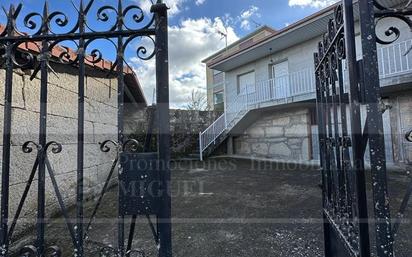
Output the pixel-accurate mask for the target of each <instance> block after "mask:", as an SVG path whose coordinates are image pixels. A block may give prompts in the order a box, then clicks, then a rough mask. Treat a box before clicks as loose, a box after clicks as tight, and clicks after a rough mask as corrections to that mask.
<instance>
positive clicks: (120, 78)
mask: <svg viewBox="0 0 412 257" xmlns="http://www.w3.org/2000/svg"><path fill="white" fill-rule="evenodd" d="M117 12H118V15H117V30H118V31H122V29H123V4H122V0H118V6H117ZM123 55H124V49H123V37H122V36H119V37H118V38H117V56H116V59H117V85H118V92H117V101H118V113H117V128H118V143H119V146H120V148H119V152H118V154H119V156H121V155H122V153H123V143H124V131H123V116H124V61H123ZM122 171H123V167H122V164H121V162H119V170H118V173H119V175H120V174H121V173H122ZM118 190H119V192H118V193H119V196H120V194H121V192H120V190H121V186H120V185H119V188H118ZM120 208H121V207H120V206H118V221H117V227H118V238H117V244H118V256H119V257H123V256H124V254H125V251H124V216H123V215H122V214H121V212H120Z"/></svg>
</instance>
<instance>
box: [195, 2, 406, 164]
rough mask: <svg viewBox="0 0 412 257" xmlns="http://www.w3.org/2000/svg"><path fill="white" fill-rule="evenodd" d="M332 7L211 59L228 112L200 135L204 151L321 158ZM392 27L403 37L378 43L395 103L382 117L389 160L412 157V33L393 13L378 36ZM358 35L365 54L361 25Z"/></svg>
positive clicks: (388, 94)
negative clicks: (318, 79) (319, 102)
mask: <svg viewBox="0 0 412 257" xmlns="http://www.w3.org/2000/svg"><path fill="white" fill-rule="evenodd" d="M381 2H382V4H388V5H393V4H396V3H400V2H402V1H389V0H387V1H381ZM385 2H386V3H385ZM395 2H396V3H395ZM334 7H335V6H331V7H328V8H325V9H323V10H321V11H319V12H317V13H315V14H313V15H311V16H308V17H306V18H304V19H302V20H300V21H298V22H296V23H294V24H292V25H290V26H287V27H285V28H283V29H281V30H277V31H276V32H275V33H273V34H272V35H269V36H267V37H266V38H263V39H262V40H257V41H256V42H253V43H252V44H250V45H249V46H248V47H245V48H243V49H241V50H239V51H234V52H232V53H230V54H220V56H219V55H217V56H216V54H215V55H213V58H208V59H206V60H207V62H206V64H207V67H208V69H211V70H216V71H221V72H224V75H225V85H224V94H225V112H224V114H223V115H222V116H221V117H220V118H219V119H217V120H216V121H215V122H214V123H213V124H211V126H210V127H209V128H208V129H207V130H205V131H203V132H201V133H200V149H201V152H202V155H206V154H210V153H211V152H212V151H213V150H214V149H215V148H216V147H217V146H219V144H221V143H223V142H225V143H226V145H227V153H228V154H230V155H237V156H245V157H256V158H270V159H272V160H286V161H293V162H302V161H310V160H317V159H318V158H319V156H318V138H317V118H316V95H315V91H316V90H315V75H314V59H313V54H314V53H315V52H317V46H318V42H319V41H321V39H322V36H323V34H324V33H325V32H326V29H327V23H328V21H329V19H331V18H332V15H333V10H334ZM356 9H357V8H355V10H356ZM356 15H357V14H356V13H355V16H356ZM394 25H396V26H397V27H398V28H400V30H401V36H400V38H399V39H398V40H396V41H395V42H394V43H392V44H389V45H378V58H379V67H380V78H381V87H382V96H383V102H384V103H385V104H386V105H389V106H390V109H389V110H387V111H386V112H385V113H384V115H383V116H384V124H385V141H386V152H387V159H388V161H389V162H394V163H405V162H411V161H412V154H411V149H409V147H410V146H408V144H407V142H406V141H405V140H404V135H405V133H406V132H407V131H409V130H411V129H412V115H411V113H410V111H409V110H410V109H411V108H412V100H410V99H412V98H411V96H412V84H411V83H412V53H410V54H409V52H408V50H409V49H410V48H411V47H412V33H411V31H410V28H409V27H408V26H407V25H406V24H404V23H402V22H401V21H399V20H395V19H392V18H388V19H385V20H382V21H381V22H379V23H378V25H377V34H378V35H379V36H382V37H385V35H384V32H385V31H386V30H387V29H388V28H389V27H390V26H394ZM356 33H357V37H356V42H357V54H358V56H359V59H360V58H361V56H362V53H361V46H360V35H359V24H357V25H356ZM392 37H393V36H392ZM364 111H366V110H365V109H364ZM363 116H365V115H363Z"/></svg>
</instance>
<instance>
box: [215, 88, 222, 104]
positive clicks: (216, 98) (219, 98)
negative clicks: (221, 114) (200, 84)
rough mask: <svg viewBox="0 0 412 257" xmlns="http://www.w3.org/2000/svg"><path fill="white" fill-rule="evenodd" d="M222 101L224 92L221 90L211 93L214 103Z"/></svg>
mask: <svg viewBox="0 0 412 257" xmlns="http://www.w3.org/2000/svg"><path fill="white" fill-rule="evenodd" d="M223 101H224V94H223V91H220V92H217V93H214V94H213V103H214V104H221V103H223Z"/></svg>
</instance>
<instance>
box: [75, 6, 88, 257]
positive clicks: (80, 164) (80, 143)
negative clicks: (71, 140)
mask: <svg viewBox="0 0 412 257" xmlns="http://www.w3.org/2000/svg"><path fill="white" fill-rule="evenodd" d="M84 19H85V13H84V7H83V0H81V1H80V8H79V32H80V33H84V32H85V28H84V27H85V20H84ZM85 51H86V49H85V41H84V38H80V39H79V50H78V58H79V84H78V94H79V95H78V115H77V117H78V120H77V129H78V131H77V133H78V134H77V192H76V194H77V199H76V218H77V222H76V223H77V225H76V226H77V227H76V230H75V231H76V240H77V242H76V243H77V244H76V250H75V253H76V254H77V256H78V257H83V182H84V181H83V176H84V170H83V168H84V86H85V85H84V83H85V79H84V77H85V60H84V58H85Z"/></svg>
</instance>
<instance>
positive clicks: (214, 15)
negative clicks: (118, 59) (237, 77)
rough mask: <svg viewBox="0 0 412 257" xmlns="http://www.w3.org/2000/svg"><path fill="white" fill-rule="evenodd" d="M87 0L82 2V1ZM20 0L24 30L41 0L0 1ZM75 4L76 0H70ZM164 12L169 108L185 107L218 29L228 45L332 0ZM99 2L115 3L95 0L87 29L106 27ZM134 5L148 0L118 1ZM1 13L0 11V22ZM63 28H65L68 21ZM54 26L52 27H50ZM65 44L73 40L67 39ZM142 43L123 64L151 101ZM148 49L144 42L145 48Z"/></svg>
mask: <svg viewBox="0 0 412 257" xmlns="http://www.w3.org/2000/svg"><path fill="white" fill-rule="evenodd" d="M84 1H85V2H88V0H84ZM20 2H22V3H23V4H24V8H23V11H22V15H21V17H20V18H19V21H18V27H19V28H20V29H21V30H23V31H26V32H29V31H28V30H24V29H23V28H24V26H23V24H22V18H23V17H22V16H23V15H24V14H27V13H29V12H31V11H37V12H41V9H42V6H43V1H42V0H22V1H16V0H2V1H1V3H0V5H3V6H5V7H6V8H8V6H9V5H10V4H11V3H13V4H15V5H17V4H18V3H20ZM73 2H74V3H76V4H78V3H79V2H80V0H73ZM165 2H166V4H167V5H168V6H169V7H170V10H169V15H170V19H169V24H170V26H169V38H170V42H169V52H170V62H169V63H170V87H171V88H170V94H171V101H172V107H175V108H182V107H184V106H185V105H186V103H187V101H188V99H189V97H190V95H191V93H192V91H202V92H205V89H206V81H205V78H206V76H205V75H206V74H205V66H204V65H203V64H202V63H201V60H203V59H204V58H205V57H207V56H209V55H211V54H213V53H214V52H216V51H218V50H220V49H222V48H224V46H225V42H224V40H222V38H221V36H220V35H219V34H218V31H222V30H224V29H225V28H226V30H227V34H228V40H229V43H231V42H234V41H235V40H237V39H239V38H241V37H242V36H245V35H246V34H249V33H250V32H252V31H253V30H254V29H256V27H257V26H258V25H269V26H271V27H273V28H274V29H281V28H284V27H285V26H287V25H288V24H291V23H293V22H295V21H297V20H299V19H302V18H304V17H306V16H308V15H310V14H312V13H314V12H316V11H318V10H320V9H322V8H324V7H326V6H328V5H330V4H332V3H333V2H335V0H253V1H252V0H165ZM49 3H50V10H51V11H55V10H63V11H64V13H65V14H66V15H67V16H68V17H69V18H70V22H71V23H70V24H74V22H75V21H76V18H75V17H76V16H75V15H76V13H75V10H74V8H73V6H72V4H71V1H70V0H49ZM103 4H109V5H112V6H116V5H117V0H95V3H94V5H93V8H92V10H91V11H90V15H89V17H88V21H89V24H90V25H91V27H93V29H97V30H104V29H105V28H108V25H103V24H104V23H102V22H98V21H97V20H96V12H97V9H98V8H99V7H100V6H102V5H103ZM130 4H137V5H139V6H141V7H142V8H143V9H144V10H145V11H148V10H149V9H150V6H151V3H150V0H124V5H125V6H127V5H130ZM4 22H5V16H4V13H3V12H2V11H0V23H4ZM68 27H71V26H70V25H69V26H68ZM55 29H58V28H56V27H55ZM66 44H67V45H68V46H70V47H73V46H74V44H73V43H70V42H67V43H66ZM140 45H147V40H144V39H143V40H142V41H138V40H137V41H136V42H133V44H131V45H130V46H129V48H128V49H127V52H126V57H127V60H128V63H129V64H130V65H132V66H133V67H134V68H135V71H136V72H137V75H138V77H139V80H140V82H141V84H142V86H143V88H144V91H145V95H146V98H147V99H148V100H149V102H150V100H151V99H152V92H153V88H154V86H155V80H154V77H153V75H154V72H155V67H154V61H148V62H147V61H141V60H139V59H137V58H136V49H137V48H138V47H139V46H140ZM93 46H94V47H97V48H99V49H101V50H102V52H103V55H104V57H105V58H107V59H113V58H114V57H115V55H114V53H115V51H114V49H112V48H113V47H111V46H110V43H108V42H104V40H101V41H98V42H95V43H94V45H93ZM149 48H150V46H149Z"/></svg>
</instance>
